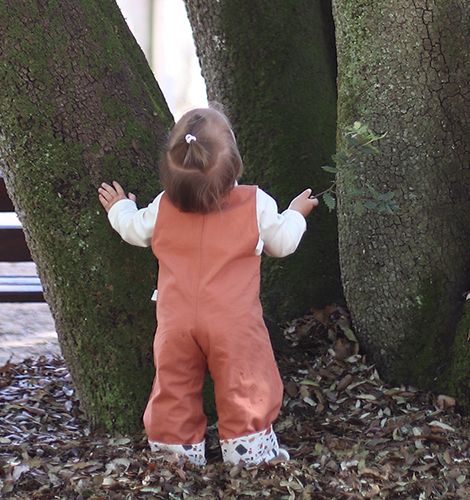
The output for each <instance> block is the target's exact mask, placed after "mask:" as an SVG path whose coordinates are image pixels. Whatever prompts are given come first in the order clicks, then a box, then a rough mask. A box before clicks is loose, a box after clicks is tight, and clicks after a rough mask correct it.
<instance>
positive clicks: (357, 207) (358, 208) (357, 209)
mask: <svg viewBox="0 0 470 500" xmlns="http://www.w3.org/2000/svg"><path fill="white" fill-rule="evenodd" d="M364 212H365V209H364V205H363V204H362V203H361V202H360V201H356V203H354V213H355V214H356V215H358V216H359V217H360V216H361V215H364Z"/></svg>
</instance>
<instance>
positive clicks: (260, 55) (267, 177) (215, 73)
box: [186, 0, 342, 320]
mask: <svg viewBox="0 0 470 500" xmlns="http://www.w3.org/2000/svg"><path fill="white" fill-rule="evenodd" d="M186 5H187V8H188V11H189V13H190V19H191V21H192V25H193V30H194V32H195V40H196V45H197V48H198V54H199V57H200V61H201V66H202V71H203V75H204V77H205V79H206V83H207V86H208V94H209V98H210V99H214V100H216V101H219V102H221V103H222V104H223V105H224V106H225V107H226V110H227V112H228V114H229V116H230V118H231V120H232V122H233V125H234V128H235V134H236V136H237V141H238V143H239V146H240V150H241V153H242V157H243V159H244V163H245V173H244V175H243V178H242V181H243V182H247V183H253V184H258V185H259V186H260V187H261V188H263V189H265V190H266V191H268V192H269V193H270V194H271V195H272V196H274V198H275V199H276V200H277V201H278V203H279V206H280V208H281V209H285V208H287V205H288V203H289V201H290V200H291V199H292V198H293V197H294V196H296V195H297V194H298V193H299V192H301V191H302V190H303V189H305V188H307V187H311V188H312V189H313V190H314V192H320V191H322V190H323V189H325V188H326V187H327V186H328V185H329V183H330V182H331V175H329V174H327V173H326V172H324V171H323V170H322V169H321V166H322V165H325V164H330V163H331V156H332V154H333V153H334V151H335V134H336V82H335V77H336V60H335V46H334V26H333V20H332V17H331V4H330V2H320V1H314V2H311V1H300V2H299V1H297V0H289V1H283V2H274V3H273V2H269V1H267V0H263V1H260V2H245V1H221V2H218V1H215V0H213V1H210V2H206V1H202V0H201V1H193V0H188V1H187V2H186ZM207 5H209V7H207ZM207 8H209V13H208V15H207V16H199V15H198V12H199V11H200V10H202V9H207ZM287 27H289V29H287ZM292 27H294V29H292ZM308 226H309V228H308V231H307V233H306V234H305V236H304V238H303V241H302V243H301V246H300V248H299V250H298V251H297V252H296V253H295V254H294V255H293V256H291V257H289V258H287V259H282V260H281V261H279V260H277V259H272V258H265V259H264V262H263V274H262V277H263V278H262V279H263V282H262V298H263V305H264V307H265V311H266V313H267V314H268V315H269V316H271V317H272V318H274V319H277V320H279V319H283V320H285V319H287V318H289V317H293V316H296V315H299V314H302V313H305V312H306V311H308V310H309V308H310V307H311V306H312V305H314V304H316V305H322V304H325V303H327V302H330V301H335V300H338V298H340V297H341V296H342V291H341V284H340V278H339V262H338V250H337V233H336V214H335V213H329V212H328V211H327V209H326V207H324V206H321V207H320V208H318V209H317V210H316V211H315V212H314V213H313V214H312V215H311V216H310V217H309V220H308Z"/></svg>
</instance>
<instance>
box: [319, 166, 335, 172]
mask: <svg viewBox="0 0 470 500" xmlns="http://www.w3.org/2000/svg"><path fill="white" fill-rule="evenodd" d="M321 168H322V169H323V170H324V171H325V172H329V173H330V174H336V173H338V170H337V169H336V168H335V167H330V166H329V165H324V166H323V167H321Z"/></svg>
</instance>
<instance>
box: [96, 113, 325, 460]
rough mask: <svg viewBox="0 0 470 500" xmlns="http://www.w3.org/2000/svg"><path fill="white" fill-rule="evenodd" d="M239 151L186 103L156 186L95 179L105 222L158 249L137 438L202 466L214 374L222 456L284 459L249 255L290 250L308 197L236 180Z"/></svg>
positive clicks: (220, 123)
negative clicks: (151, 190)
mask: <svg viewBox="0 0 470 500" xmlns="http://www.w3.org/2000/svg"><path fill="white" fill-rule="evenodd" d="M241 173H242V160H241V158H240V154H239V151H238V148H237V144H236V141H235V136H234V134H233V132H232V129H231V126H230V123H229V121H228V119H227V117H226V116H225V115H224V114H223V113H221V112H219V111H216V110H215V109H210V108H209V109H205V108H203V109H194V110H192V111H189V112H188V113H186V114H185V115H184V116H183V117H182V118H181V119H180V120H179V121H178V123H176V125H175V126H174V128H173V130H172V132H171V134H170V137H169V140H168V144H167V147H166V150H165V154H164V157H163V160H162V163H161V165H160V178H161V182H162V185H163V187H164V191H163V192H162V193H160V194H159V195H158V196H157V197H156V198H155V200H154V201H153V202H152V203H150V205H149V206H148V207H147V208H143V209H140V210H138V209H137V207H136V203H135V201H136V197H135V196H134V195H133V194H132V193H129V194H128V195H127V196H126V194H125V192H124V190H123V188H122V187H121V186H120V185H119V184H118V183H117V182H115V181H114V182H113V183H112V185H109V184H106V183H103V184H102V185H101V187H100V188H99V189H98V191H99V200H100V202H101V204H102V205H103V207H104V208H105V209H106V211H107V212H108V218H109V221H110V223H111V225H112V227H113V228H114V229H115V230H116V231H117V232H118V233H119V234H120V236H121V237H122V239H124V240H125V241H127V242H128V243H130V244H132V245H137V246H144V247H145V246H151V247H152V250H153V252H154V254H155V256H156V257H157V259H158V263H159V271H158V292H156V293H158V296H157V299H156V300H157V302H156V304H157V306H156V308H157V322H158V325H157V331H156V334H155V340H154V359H155V369H156V373H155V379H154V382H153V387H152V391H151V394H150V397H149V401H148V403H147V407H146V409H145V413H144V425H145V430H146V433H147V436H148V440H149V445H150V447H151V449H152V450H154V451H161V452H170V453H176V454H177V455H180V456H184V457H186V458H187V459H189V461H190V462H192V463H194V464H198V465H204V464H205V452H204V434H205V431H206V422H207V420H206V416H205V415H204V412H203V405H202V394H201V392H202V386H203V383H204V377H205V374H206V371H207V370H209V372H210V374H211V376H212V379H213V380H214V391H215V400H216V407H217V414H218V418H219V421H218V431H219V438H220V443H221V448H222V455H223V459H224V461H225V462H228V463H233V464H238V463H243V464H246V465H256V464H260V463H263V462H274V461H280V460H288V459H289V455H288V454H287V451H285V450H283V449H282V448H279V445H278V442H277V438H276V435H275V433H274V432H273V428H272V423H273V421H274V420H275V419H276V418H277V416H278V413H279V409H280V407H281V403H282V395H283V385H282V382H281V378H280V376H279V371H278V369H277V366H276V362H275V359H274V355H273V351H272V347H271V343H270V339H269V334H268V331H267V329H266V327H265V324H264V322H263V315H262V308H261V303H260V299H259V291H260V290H259V288H260V259H261V257H260V256H261V253H262V251H263V250H264V251H265V252H266V253H267V254H268V255H271V256H274V257H284V256H286V255H289V254H291V253H292V252H294V251H295V250H296V248H297V246H298V244H299V242H300V239H301V237H302V235H303V233H304V231H305V229H306V222H305V217H306V216H307V215H308V214H309V213H310V211H311V210H312V209H313V208H314V207H315V206H316V205H318V200H317V199H311V198H309V196H310V194H311V190H310V189H307V190H305V191H304V192H303V193H301V194H300V195H299V196H297V197H296V198H295V199H294V200H293V201H292V202H291V204H290V206H289V208H288V209H287V210H286V211H284V212H283V213H282V214H279V213H278V208H277V205H276V202H275V201H274V200H273V199H272V198H271V197H270V196H269V195H268V194H266V193H265V192H264V191H262V190H261V189H259V188H258V187H256V186H248V185H238V183H237V180H238V179H239V177H240V175H241Z"/></svg>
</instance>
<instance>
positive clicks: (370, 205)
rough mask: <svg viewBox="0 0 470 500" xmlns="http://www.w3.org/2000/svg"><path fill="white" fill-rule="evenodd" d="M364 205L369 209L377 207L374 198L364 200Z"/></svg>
mask: <svg viewBox="0 0 470 500" xmlns="http://www.w3.org/2000/svg"><path fill="white" fill-rule="evenodd" d="M364 207H365V208H367V210H375V209H376V208H377V203H376V202H375V201H372V200H367V201H365V202H364Z"/></svg>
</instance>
